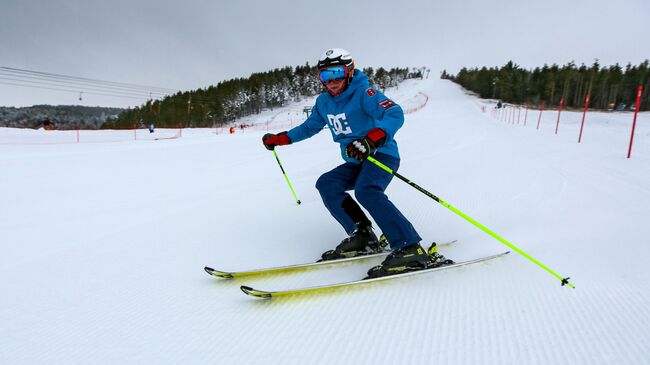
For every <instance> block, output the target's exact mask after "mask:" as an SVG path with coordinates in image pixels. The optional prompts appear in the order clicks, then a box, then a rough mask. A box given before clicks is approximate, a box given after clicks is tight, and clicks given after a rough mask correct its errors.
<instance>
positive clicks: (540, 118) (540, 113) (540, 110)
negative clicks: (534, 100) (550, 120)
mask: <svg viewBox="0 0 650 365" xmlns="http://www.w3.org/2000/svg"><path fill="white" fill-rule="evenodd" d="M543 111H544V100H542V104H541V105H540V107H539V118H537V129H539V122H541V121H542V112H543Z"/></svg>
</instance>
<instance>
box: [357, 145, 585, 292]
mask: <svg viewBox="0 0 650 365" xmlns="http://www.w3.org/2000/svg"><path fill="white" fill-rule="evenodd" d="M368 161H370V162H372V163H374V164H375V165H377V166H378V167H379V168H381V169H382V170H384V171H386V172H387V173H389V174H391V175H393V176H395V177H397V178H398V179H400V180H402V181H404V182H405V183H407V184H409V185H410V186H412V187H414V188H415V189H417V190H419V191H420V192H421V193H423V194H424V195H426V196H428V197H429V198H431V199H433V200H435V201H436V202H438V203H440V204H441V205H442V206H443V207H445V208H447V209H449V210H451V211H452V212H454V213H456V214H457V215H459V216H460V217H462V218H463V219H465V220H466V221H468V222H470V223H472V224H473V225H474V226H476V227H477V228H479V229H480V230H482V231H483V232H485V233H487V234H489V235H490V236H492V237H493V238H495V239H496V240H497V241H499V242H501V243H503V244H504V245H506V246H508V247H510V248H511V249H513V250H514V251H516V252H517V253H518V254H520V255H522V256H523V257H525V258H527V259H528V260H530V261H531V262H532V263H534V264H535V265H537V266H539V267H541V268H542V269H544V270H546V272H548V273H549V274H551V275H553V276H555V277H556V278H557V279H559V280H560V281H561V282H562V286H564V285H567V286H569V287H571V288H574V289H575V286H573V284H571V283H570V282H569V278H568V277H567V278H563V277H562V276H560V275H559V274H558V273H556V272H555V271H553V270H551V269H550V268H548V267H547V266H546V265H544V264H542V263H541V262H539V261H538V260H537V259H535V258H534V257H532V256H530V255H529V254H527V253H526V252H524V251H523V250H521V249H520V248H519V247H517V246H515V245H513V244H512V243H510V242H509V241H508V240H506V239H505V238H503V237H501V236H499V235H498V234H496V233H495V232H493V231H492V230H490V229H489V228H487V227H486V226H484V225H482V224H481V223H479V222H478V221H476V220H474V219H473V218H472V217H470V216H468V215H467V214H465V213H463V212H461V211H460V210H459V209H458V208H456V207H454V206H453V205H451V204H449V203H447V202H446V201H444V200H442V199H440V198H438V197H437V196H435V195H433V194H431V193H430V192H428V191H426V190H425V189H424V188H422V187H421V186H420V185H418V184H416V183H414V182H412V181H411V180H409V179H407V178H405V177H404V176H402V175H400V174H398V173H397V172H396V171H393V170H392V169H391V168H390V167H388V166H386V165H384V164H383V163H381V162H379V161H377V160H376V159H375V158H374V157H372V156H368Z"/></svg>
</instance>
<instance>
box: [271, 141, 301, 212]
mask: <svg viewBox="0 0 650 365" xmlns="http://www.w3.org/2000/svg"><path fill="white" fill-rule="evenodd" d="M273 154H274V155H275V160H276V161H278V165H280V170H282V174H283V175H284V179H285V180H286V181H287V185H289V189H291V194H293V197H294V199H296V203H298V204H300V199H298V197H297V196H296V192H295V191H293V186H291V183H290V182H289V178H288V177H287V173H286V172H284V168H282V164H281V163H280V159H279V158H278V153H277V152H275V149H273Z"/></svg>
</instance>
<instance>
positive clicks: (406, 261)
mask: <svg viewBox="0 0 650 365" xmlns="http://www.w3.org/2000/svg"><path fill="white" fill-rule="evenodd" d="M449 264H453V261H451V260H447V259H446V258H445V257H444V256H442V255H441V254H439V253H438V247H437V246H436V243H435V242H433V243H432V244H431V247H429V249H428V250H427V251H425V250H424V248H422V246H420V244H419V243H413V244H410V245H408V246H405V247H402V248H400V249H398V250H395V251H393V253H391V254H390V255H388V257H386V259H385V260H384V262H382V263H381V264H380V265H378V266H375V267H373V268H371V269H370V270H368V277H367V279H371V278H378V277H381V276H386V275H395V274H401V273H405V272H409V271H416V270H422V269H428V268H431V267H438V266H443V265H449Z"/></svg>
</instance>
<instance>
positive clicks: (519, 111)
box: [517, 105, 521, 124]
mask: <svg viewBox="0 0 650 365" xmlns="http://www.w3.org/2000/svg"><path fill="white" fill-rule="evenodd" d="M520 117H521V105H520V106H518V107H517V124H519V118H520Z"/></svg>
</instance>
